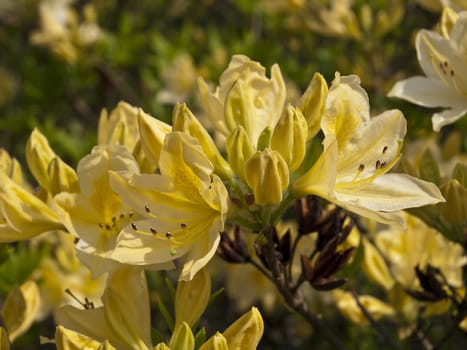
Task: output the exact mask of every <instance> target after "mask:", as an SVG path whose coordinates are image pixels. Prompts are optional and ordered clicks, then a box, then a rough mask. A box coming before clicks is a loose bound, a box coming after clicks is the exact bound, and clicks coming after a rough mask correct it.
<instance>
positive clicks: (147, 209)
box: [144, 205, 151, 213]
mask: <svg viewBox="0 0 467 350" xmlns="http://www.w3.org/2000/svg"><path fill="white" fill-rule="evenodd" d="M144 210H145V211H146V213H150V212H151V210H150V209H149V207H148V206H147V205H145V206H144Z"/></svg>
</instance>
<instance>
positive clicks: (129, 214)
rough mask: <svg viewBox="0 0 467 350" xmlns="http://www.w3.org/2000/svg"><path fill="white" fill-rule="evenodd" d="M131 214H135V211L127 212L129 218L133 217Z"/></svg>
mask: <svg viewBox="0 0 467 350" xmlns="http://www.w3.org/2000/svg"><path fill="white" fill-rule="evenodd" d="M133 215H135V213H133V210H131V211H130V212H129V213H128V217H129V218H130V219H131V218H132V217H133Z"/></svg>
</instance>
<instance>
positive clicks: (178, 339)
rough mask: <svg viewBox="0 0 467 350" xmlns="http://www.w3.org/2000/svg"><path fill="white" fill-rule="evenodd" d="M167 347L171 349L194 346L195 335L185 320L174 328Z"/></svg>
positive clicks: (189, 348)
mask: <svg viewBox="0 0 467 350" xmlns="http://www.w3.org/2000/svg"><path fill="white" fill-rule="evenodd" d="M169 347H170V348H171V349H172V350H185V349H186V350H193V349H194V348H195V337H194V336H193V333H192V332H191V329H190V326H189V325H188V324H187V323H186V322H183V323H182V324H181V325H180V326H178V327H177V328H175V331H174V333H173V334H172V338H171V339H170V343H169Z"/></svg>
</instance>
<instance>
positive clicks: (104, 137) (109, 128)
mask: <svg viewBox="0 0 467 350" xmlns="http://www.w3.org/2000/svg"><path fill="white" fill-rule="evenodd" d="M137 116H138V108H136V107H133V106H131V105H130V104H128V103H126V102H119V103H118V105H117V107H116V108H114V109H113V110H112V112H111V113H110V116H108V114H107V111H106V110H103V111H102V113H101V116H100V119H99V126H98V130H97V141H98V144H99V145H103V144H117V145H123V146H126V147H127V148H128V149H129V150H130V151H131V152H133V149H134V147H135V145H136V143H137V142H138V140H139V133H138V119H137Z"/></svg>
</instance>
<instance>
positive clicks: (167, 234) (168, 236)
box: [165, 231, 173, 239]
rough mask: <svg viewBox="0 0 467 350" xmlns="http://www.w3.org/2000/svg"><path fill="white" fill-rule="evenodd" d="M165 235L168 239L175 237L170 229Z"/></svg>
mask: <svg viewBox="0 0 467 350" xmlns="http://www.w3.org/2000/svg"><path fill="white" fill-rule="evenodd" d="M165 237H167V239H172V238H173V236H172V234H171V233H170V232H169V231H167V232H166V233H165Z"/></svg>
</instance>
